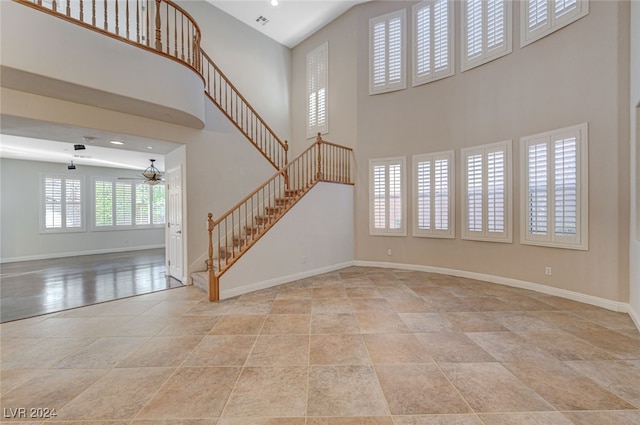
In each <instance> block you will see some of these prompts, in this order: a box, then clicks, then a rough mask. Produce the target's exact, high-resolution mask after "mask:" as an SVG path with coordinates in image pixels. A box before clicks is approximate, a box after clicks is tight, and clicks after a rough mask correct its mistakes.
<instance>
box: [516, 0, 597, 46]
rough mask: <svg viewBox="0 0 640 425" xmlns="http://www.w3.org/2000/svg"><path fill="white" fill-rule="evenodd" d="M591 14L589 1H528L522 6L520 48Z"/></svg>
mask: <svg viewBox="0 0 640 425" xmlns="http://www.w3.org/2000/svg"><path fill="white" fill-rule="evenodd" d="M588 14H589V0H526V1H524V2H523V3H522V4H521V5H520V47H524V46H526V45H527V44H530V43H533V42H534V41H536V40H539V39H541V38H543V37H546V36H547V35H549V34H551V33H553V32H555V31H557V30H559V29H560V28H562V27H565V26H567V25H569V24H571V23H573V22H575V21H577V20H578V19H580V18H582V17H584V16H587V15H588Z"/></svg>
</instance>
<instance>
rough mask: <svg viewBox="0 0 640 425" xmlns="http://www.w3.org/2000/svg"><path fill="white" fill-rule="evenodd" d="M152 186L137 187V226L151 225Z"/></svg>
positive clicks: (139, 185)
mask: <svg viewBox="0 0 640 425" xmlns="http://www.w3.org/2000/svg"><path fill="white" fill-rule="evenodd" d="M149 189H150V186H149V185H148V184H145V183H141V184H137V185H136V225H145V224H151V198H150V190H149Z"/></svg>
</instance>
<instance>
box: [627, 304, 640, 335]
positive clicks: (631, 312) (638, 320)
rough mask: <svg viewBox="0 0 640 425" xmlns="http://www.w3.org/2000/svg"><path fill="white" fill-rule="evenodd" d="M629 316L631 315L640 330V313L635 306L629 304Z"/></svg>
mask: <svg viewBox="0 0 640 425" xmlns="http://www.w3.org/2000/svg"><path fill="white" fill-rule="evenodd" d="M629 316H631V320H633V323H634V324H635V325H636V328H638V330H639V331H640V313H638V312H637V311H635V310H634V309H633V307H631V306H629Z"/></svg>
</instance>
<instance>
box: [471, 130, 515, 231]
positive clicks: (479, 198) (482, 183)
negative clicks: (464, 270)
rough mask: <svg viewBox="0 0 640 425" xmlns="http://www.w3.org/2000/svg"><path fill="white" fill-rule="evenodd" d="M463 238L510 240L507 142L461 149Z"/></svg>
mask: <svg viewBox="0 0 640 425" xmlns="http://www.w3.org/2000/svg"><path fill="white" fill-rule="evenodd" d="M462 157H463V166H464V169H463V170H462V171H463V189H464V197H463V203H464V205H463V217H462V219H463V232H462V238H463V239H473V240H483V241H494V242H507V243H510V242H511V241H512V236H511V227H512V224H511V223H512V218H511V217H512V211H511V206H512V201H511V199H512V188H511V141H505V142H499V143H493V144H490V145H484V146H477V147H473V148H465V149H462Z"/></svg>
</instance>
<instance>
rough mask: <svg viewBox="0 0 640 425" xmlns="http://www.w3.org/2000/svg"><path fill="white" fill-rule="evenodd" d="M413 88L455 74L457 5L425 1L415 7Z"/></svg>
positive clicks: (448, 1)
mask: <svg viewBox="0 0 640 425" xmlns="http://www.w3.org/2000/svg"><path fill="white" fill-rule="evenodd" d="M413 44H414V45H413V85H414V86H417V85H420V84H425V83H430V82H432V81H436V80H439V79H441V78H445V77H449V76H451V75H453V74H454V68H453V5H452V4H451V3H450V0H425V1H423V2H421V3H418V4H416V5H414V6H413Z"/></svg>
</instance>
